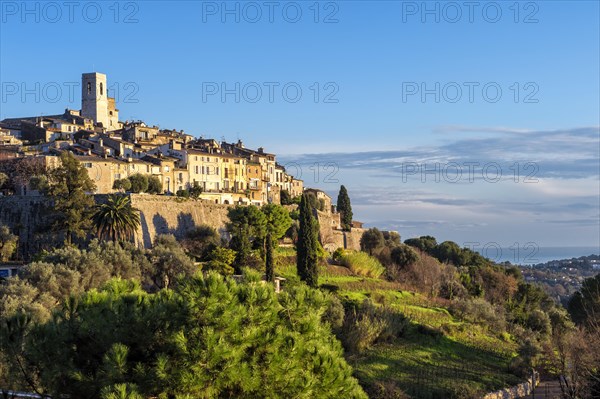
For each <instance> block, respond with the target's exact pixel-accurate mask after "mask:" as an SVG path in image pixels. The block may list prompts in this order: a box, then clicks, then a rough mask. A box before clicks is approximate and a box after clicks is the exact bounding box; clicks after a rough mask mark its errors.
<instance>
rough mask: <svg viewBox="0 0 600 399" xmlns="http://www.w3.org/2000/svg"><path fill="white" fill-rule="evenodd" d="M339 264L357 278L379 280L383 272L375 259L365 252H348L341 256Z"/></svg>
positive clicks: (381, 266) (383, 269)
mask: <svg viewBox="0 0 600 399" xmlns="http://www.w3.org/2000/svg"><path fill="white" fill-rule="evenodd" d="M341 264H342V265H343V266H346V267H347V268H348V269H350V270H351V271H352V273H354V274H356V275H359V276H366V277H373V278H379V276H381V275H382V274H383V272H384V271H385V268H384V267H383V265H382V264H381V263H380V262H379V261H378V260H377V259H375V258H374V257H372V256H369V255H368V254H367V253H365V252H356V251H348V252H346V253H345V254H344V255H343V256H342V259H341Z"/></svg>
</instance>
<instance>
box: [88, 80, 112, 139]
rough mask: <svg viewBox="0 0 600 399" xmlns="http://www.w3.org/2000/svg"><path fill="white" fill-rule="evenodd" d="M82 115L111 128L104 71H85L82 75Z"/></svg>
mask: <svg viewBox="0 0 600 399" xmlns="http://www.w3.org/2000/svg"><path fill="white" fill-rule="evenodd" d="M81 86H82V87H81V116H85V117H88V118H91V119H93V120H94V122H95V123H102V126H103V127H105V128H107V129H109V130H110V120H109V115H108V88H107V87H106V75H105V74H103V73H97V72H92V73H84V74H82V75H81Z"/></svg>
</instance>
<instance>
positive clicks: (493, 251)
mask: <svg viewBox="0 0 600 399" xmlns="http://www.w3.org/2000/svg"><path fill="white" fill-rule="evenodd" d="M477 252H479V253H480V254H481V255H483V256H485V257H487V258H489V259H490V260H492V261H494V262H496V263H502V262H507V261H508V262H510V263H512V264H514V265H536V264H539V263H546V262H550V261H554V260H565V259H572V258H579V257H580V256H589V255H599V254H600V246H598V247H534V246H531V247H528V248H523V247H520V248H519V249H518V250H517V249H516V248H515V247H513V248H495V247H489V248H487V249H477Z"/></svg>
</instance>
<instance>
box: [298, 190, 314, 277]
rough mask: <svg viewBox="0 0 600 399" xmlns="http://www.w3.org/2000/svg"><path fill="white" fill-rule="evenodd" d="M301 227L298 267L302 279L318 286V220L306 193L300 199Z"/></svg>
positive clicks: (299, 232)
mask: <svg viewBox="0 0 600 399" xmlns="http://www.w3.org/2000/svg"><path fill="white" fill-rule="evenodd" d="M299 219H300V229H299V231H298V244H297V246H296V252H297V256H296V258H297V263H296V265H297V267H298V276H300V279H301V280H302V281H304V282H306V284H308V285H309V286H311V287H317V286H318V270H317V261H318V252H317V251H318V250H317V248H318V244H319V243H318V239H317V228H315V227H316V226H318V221H317V220H316V219H315V218H314V216H313V213H312V208H311V206H310V204H309V199H308V197H307V195H306V194H303V195H302V199H301V201H300V218H299Z"/></svg>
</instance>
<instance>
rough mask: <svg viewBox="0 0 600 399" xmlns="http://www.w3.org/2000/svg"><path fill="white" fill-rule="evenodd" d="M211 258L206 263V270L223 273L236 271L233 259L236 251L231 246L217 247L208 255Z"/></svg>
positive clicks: (229, 273)
mask: <svg viewBox="0 0 600 399" xmlns="http://www.w3.org/2000/svg"><path fill="white" fill-rule="evenodd" d="M208 258H209V259H210V260H209V261H208V262H206V263H205V265H204V269H205V270H214V271H216V272H219V273H221V274H223V275H232V274H233V272H234V269H233V266H232V264H233V261H234V260H235V251H234V250H232V249H229V248H223V247H216V248H215V249H213V250H212V251H211V252H210V254H209V255H208Z"/></svg>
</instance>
